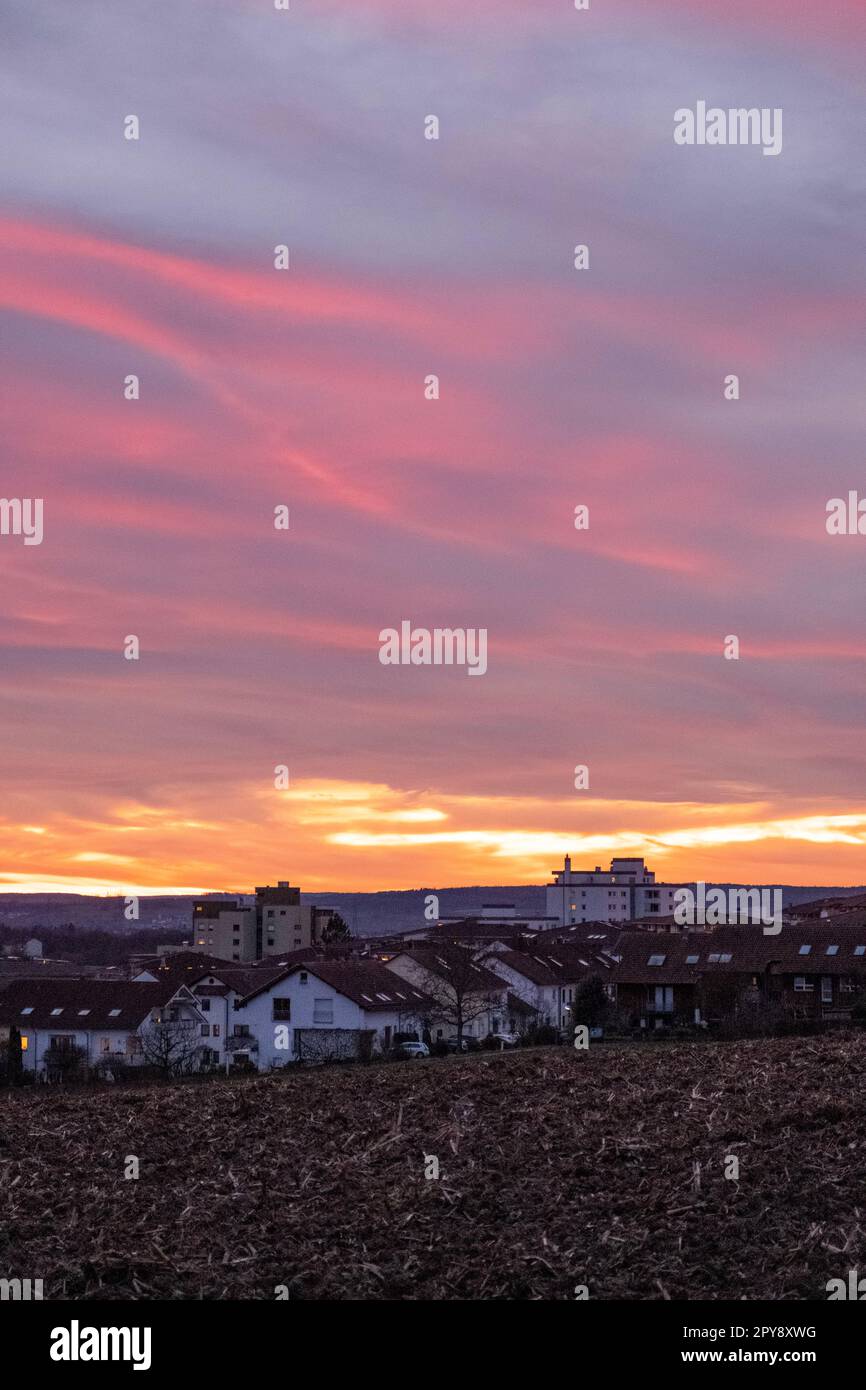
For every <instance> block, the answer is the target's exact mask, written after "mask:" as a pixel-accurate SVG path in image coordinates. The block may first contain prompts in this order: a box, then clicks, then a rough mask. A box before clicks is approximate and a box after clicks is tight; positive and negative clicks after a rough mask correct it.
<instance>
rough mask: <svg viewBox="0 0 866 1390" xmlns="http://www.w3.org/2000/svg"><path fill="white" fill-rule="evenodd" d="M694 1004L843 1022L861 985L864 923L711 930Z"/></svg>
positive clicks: (850, 919) (712, 1013)
mask: <svg viewBox="0 0 866 1390" xmlns="http://www.w3.org/2000/svg"><path fill="white" fill-rule="evenodd" d="M692 955H693V956H695V957H696V959H695V960H694V961H693V964H694V966H695V968H696V969H697V970H698V971H699V972H700V974H701V995H702V1008H703V1011H704V1014H705V1016H706V1017H708V1018H709V1019H710V1020H711V1021H712V1020H713V1018H715V1017H722V1016H730V1015H734V1016H736V1015H743V1014H747V1013H748V1012H749V1011H759V1010H761V1009H765V1010H776V1011H778V1012H780V1013H782V1014H784V1015H787V1016H788V1017H790V1018H792V1019H800V1020H802V1019H815V1020H820V1021H822V1022H844V1021H846V1020H847V1019H848V1018H850V1015H851V1010H852V1008H853V1006H854V1003H855V1002H856V1000H857V998H858V996H859V995H860V994H861V992H863V991H864V989H866V922H864V921H863V920H860V919H858V918H857V916H856V915H855V914H851V915H850V916H849V915H848V914H844V915H842V916H840V917H836V918H833V919H830V920H829V921H828V920H822V919H820V918H819V919H813V920H812V921H811V922H809V921H803V922H799V923H797V924H795V925H786V926H783V928H782V930H781V932H779V933H778V934H777V935H764V934H763V933H762V932H761V931H760V930H759V929H758V928H755V927H728V926H724V927H717V928H716V929H715V931H713V932H712V934H711V935H710V936H709V937H708V938H707V937H704V938H703V939H702V942H701V946H700V949H699V947H698V943H697V942H696V941H695V942H693V948H692Z"/></svg>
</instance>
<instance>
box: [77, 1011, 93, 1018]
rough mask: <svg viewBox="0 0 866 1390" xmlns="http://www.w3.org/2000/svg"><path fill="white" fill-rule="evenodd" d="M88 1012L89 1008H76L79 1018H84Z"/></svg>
mask: <svg viewBox="0 0 866 1390" xmlns="http://www.w3.org/2000/svg"><path fill="white" fill-rule="evenodd" d="M89 1013H90V1010H89V1009H79V1010H78V1017H79V1018H86V1017H87V1015H88V1014H89Z"/></svg>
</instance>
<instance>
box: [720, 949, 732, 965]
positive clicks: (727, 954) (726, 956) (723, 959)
mask: <svg viewBox="0 0 866 1390" xmlns="http://www.w3.org/2000/svg"><path fill="white" fill-rule="evenodd" d="M731 959H732V957H731V953H730V951H722V953H721V955H720V956H719V960H720V961H721V963H722V965H727V963H728V961H729V960H731Z"/></svg>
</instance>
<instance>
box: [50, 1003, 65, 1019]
mask: <svg viewBox="0 0 866 1390" xmlns="http://www.w3.org/2000/svg"><path fill="white" fill-rule="evenodd" d="M62 1013H63V1008H62V1006H61V1007H60V1008H59V1009H52V1010H51V1017H52V1018H57V1016H58V1014H62Z"/></svg>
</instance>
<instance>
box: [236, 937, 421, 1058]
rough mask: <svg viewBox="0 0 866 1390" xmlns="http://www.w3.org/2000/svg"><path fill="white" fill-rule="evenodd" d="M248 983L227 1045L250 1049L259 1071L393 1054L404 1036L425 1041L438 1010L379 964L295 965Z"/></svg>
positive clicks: (334, 962)
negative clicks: (433, 1012)
mask: <svg viewBox="0 0 866 1390" xmlns="http://www.w3.org/2000/svg"><path fill="white" fill-rule="evenodd" d="M254 973H255V974H258V972H252V971H250V972H248V974H249V975H250V976H252V975H253V974H254ZM249 983H250V986H251V987H250V988H249V989H248V990H247V992H246V993H245V994H243V993H241V994H238V995H237V997H236V998H235V999H234V1002H233V1006H232V1012H231V1016H230V1020H229V1024H228V1026H229V1029H230V1032H229V1046H230V1047H231V1046H233V1047H234V1048H235V1049H238V1048H239V1049H241V1050H245V1049H248V1052H249V1056H250V1060H251V1061H252V1062H253V1064H254V1065H256V1066H257V1067H258V1068H259V1070H267V1069H268V1068H270V1067H280V1066H284V1065H285V1064H286V1063H287V1062H291V1061H305V1060H309V1061H322V1060H325V1059H326V1058H329V1059H330V1058H343V1057H345V1058H348V1057H358V1056H364V1055H372V1054H375V1053H377V1052H387V1051H388V1049H389V1048H390V1047H391V1046H392V1045H393V1043H394V1041H395V1038H397V1037H399V1036H400V1035H402V1036H406V1035H409V1036H412V1037H417V1038H420V1036H421V1029H422V1026H423V1019H424V1018H426V1017H427V1016H429V1014H430V1011H431V1009H432V1006H433V1001H432V1000H431V999H429V998H428V997H427V995H425V994H424V993H423V991H421V990H419V989H416V988H415V987H413V986H412V985H411V984H410V983H408V982H405V983H404V982H403V981H401V980H400V979H399V978H395V976H394V975H393V974H391V973H390V972H389V971H388V969H387V968H386V967H385V966H384V965H382V964H380V963H379V962H378V961H374V960H321V959H314V960H309V961H304V962H296V963H294V964H292V965H290V966H288V967H287V968H286V969H284V970H282V971H281V972H280V973H279V974H277V975H276V976H274V977H273V978H271V979H266V980H261V981H259V980H255V979H252V980H250V981H249Z"/></svg>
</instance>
